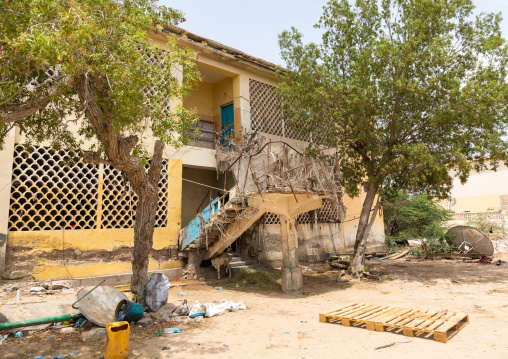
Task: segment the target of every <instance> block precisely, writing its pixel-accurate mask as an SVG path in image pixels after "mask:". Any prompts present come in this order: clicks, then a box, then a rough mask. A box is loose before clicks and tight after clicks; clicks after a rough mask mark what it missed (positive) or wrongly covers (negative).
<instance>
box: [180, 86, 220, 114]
mask: <svg viewBox="0 0 508 359" xmlns="http://www.w3.org/2000/svg"><path fill="white" fill-rule="evenodd" d="M213 87H214V86H213V84H212V83H210V82H205V81H202V82H200V83H199V85H198V87H196V88H195V89H194V90H192V92H191V93H190V95H189V96H188V97H186V98H185V99H184V100H183V106H184V107H185V108H187V109H194V110H196V113H197V114H198V115H199V117H200V118H201V119H203V120H207V121H213V110H212V109H213V107H214V103H213Z"/></svg>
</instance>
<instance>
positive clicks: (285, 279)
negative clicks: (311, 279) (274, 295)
mask: <svg viewBox="0 0 508 359" xmlns="http://www.w3.org/2000/svg"><path fill="white" fill-rule="evenodd" d="M302 272H303V271H302V267H300V266H298V267H292V268H291V269H289V268H282V273H281V274H282V291H283V292H284V293H288V294H301V293H302V289H303V275H302Z"/></svg>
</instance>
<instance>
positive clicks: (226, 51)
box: [162, 25, 278, 72]
mask: <svg viewBox="0 0 508 359" xmlns="http://www.w3.org/2000/svg"><path fill="white" fill-rule="evenodd" d="M162 31H163V32H165V33H166V34H170V35H176V36H178V39H179V40H181V41H184V42H187V43H190V44H192V45H195V46H198V47H202V48H205V49H209V50H212V51H214V52H216V53H218V54H219V55H226V56H227V57H228V58H232V59H234V60H237V61H240V62H244V63H248V64H250V65H254V66H256V67H260V68H262V69H264V70H268V71H272V72H275V71H276V70H277V68H278V66H277V65H275V64H273V63H271V62H268V61H265V60H263V59H260V58H258V57H254V56H251V55H249V54H246V53H245V52H242V51H240V50H237V49H234V48H232V47H229V46H226V45H223V44H221V43H220V42H217V41H214V40H210V39H207V38H206V37H202V36H199V35H196V34H193V33H192V32H189V31H187V30H185V29H182V28H181V27H178V26H172V25H166V26H164V28H163V30H162Z"/></svg>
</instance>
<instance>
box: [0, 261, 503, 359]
mask: <svg viewBox="0 0 508 359" xmlns="http://www.w3.org/2000/svg"><path fill="white" fill-rule="evenodd" d="M303 266H304V267H308V268H312V271H311V272H305V290H308V291H310V294H309V295H308V296H306V297H303V296H302V297H295V296H290V295H285V294H282V293H281V292H272V291H270V292H267V291H262V290H258V289H251V288H248V285H247V288H243V287H240V288H238V289H234V290H222V291H218V290H215V289H214V287H213V285H202V284H200V283H198V282H188V283H189V285H187V286H185V289H183V288H172V289H170V292H169V301H171V302H173V303H176V302H179V301H181V300H182V297H179V296H177V295H176V293H177V292H179V291H181V290H185V291H187V292H189V294H188V296H187V297H184V298H186V299H187V300H188V301H189V303H193V302H194V301H196V300H199V301H200V302H202V303H205V302H212V301H215V302H219V301H220V300H221V299H228V300H232V301H235V302H236V301H243V302H244V303H245V304H246V305H247V310H244V311H238V312H234V313H227V314H224V315H222V316H219V317H214V318H209V319H206V321H205V323H202V324H191V325H179V326H180V327H183V328H184V331H183V332H181V333H179V334H169V335H163V336H161V337H157V336H156V332H157V330H160V329H161V328H164V327H172V326H175V325H172V324H171V323H162V324H159V325H157V326H154V327H150V328H139V327H137V326H133V328H132V332H131V343H130V346H131V355H130V356H129V358H188V357H190V356H192V357H193V358H242V359H245V358H338V357H353V356H354V357H361V358H457V357H461V358H479V357H481V358H508V266H499V267H498V266H493V265H482V264H475V263H462V262H452V261H435V262H429V261H426V262H419V261H415V260H412V261H406V260H394V261H383V262H380V261H369V262H368V266H369V270H376V271H381V272H384V275H383V281H382V282H379V281H374V280H368V281H362V282H358V281H356V282H349V283H337V282H336V281H333V280H330V279H333V278H335V277H336V276H337V271H335V270H330V269H329V268H327V267H328V266H327V265H326V264H318V265H307V266H305V265H303ZM327 280H328V281H327ZM4 294H5V293H3V294H2V295H4ZM74 298H75V292H74V291H73V290H71V291H68V292H62V293H59V294H55V295H45V296H42V297H38V296H32V297H29V296H26V298H24V299H23V302H22V305H18V304H15V300H14V301H13V300H10V301H8V302H7V303H5V304H4V305H2V306H0V313H2V314H3V315H4V316H5V317H7V318H9V319H10V320H12V319H11V318H15V317H18V318H17V319H23V318H19V317H20V316H21V317H25V316H27V315H29V314H30V313H32V314H34V313H40V312H43V313H46V315H53V314H67V313H74V311H73V310H72V309H71V308H70V304H71V303H72V302H73V301H74ZM1 299H2V298H0V302H1ZM27 302H32V304H29V303H27ZM35 302H38V303H35ZM349 302H364V303H377V304H384V305H392V306H403V307H410V308H415V309H431V310H443V309H448V310H449V311H455V312H464V313H468V314H469V317H470V323H469V324H468V325H466V326H465V327H464V329H462V330H461V331H460V332H459V333H458V334H457V335H456V336H454V337H453V338H452V339H451V340H450V341H449V342H448V343H447V344H443V343H438V342H435V341H434V340H432V338H430V339H429V338H423V337H415V338H409V337H405V336H403V335H402V334H398V333H392V332H385V333H378V332H372V331H367V330H366V329H364V328H356V327H343V326H341V325H338V324H325V323H320V322H319V320H318V316H319V313H320V312H326V311H330V310H333V309H336V308H338V307H340V306H341V305H344V304H346V303H349ZM13 303H14V305H12V304H13ZM28 317H30V316H28ZM25 318H26V317H25ZM391 343H396V344H395V345H393V346H391V347H389V348H385V349H379V350H376V349H375V348H376V347H379V346H383V345H387V344H391ZM163 348H165V349H164V350H163ZM74 350H79V354H77V355H76V356H75V357H76V358H100V357H102V353H103V350H104V338H100V339H98V340H96V341H94V342H87V343H86V344H85V343H83V342H82V341H81V335H80V333H79V332H74V333H70V334H66V335H62V334H59V333H58V332H57V331H56V330H50V331H47V332H44V333H40V334H36V335H33V336H31V337H28V338H24V339H16V338H9V339H8V340H6V341H5V342H4V344H3V345H1V346H0V357H2V358H33V357H34V356H36V355H47V356H48V357H51V358H53V357H55V356H57V355H58V354H66V353H70V352H71V351H74Z"/></svg>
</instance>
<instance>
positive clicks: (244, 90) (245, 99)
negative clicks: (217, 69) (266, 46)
mask: <svg viewBox="0 0 508 359" xmlns="http://www.w3.org/2000/svg"><path fill="white" fill-rule="evenodd" d="M249 93H250V92H249V77H248V76H247V75H244V74H240V75H238V76H235V77H234V78H233V98H234V107H235V132H236V133H237V136H240V132H238V129H240V130H241V131H242V132H241V133H243V134H245V133H246V132H247V131H248V130H250V128H251V125H250V102H249V100H250V95H249ZM237 136H235V138H238V137H237Z"/></svg>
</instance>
